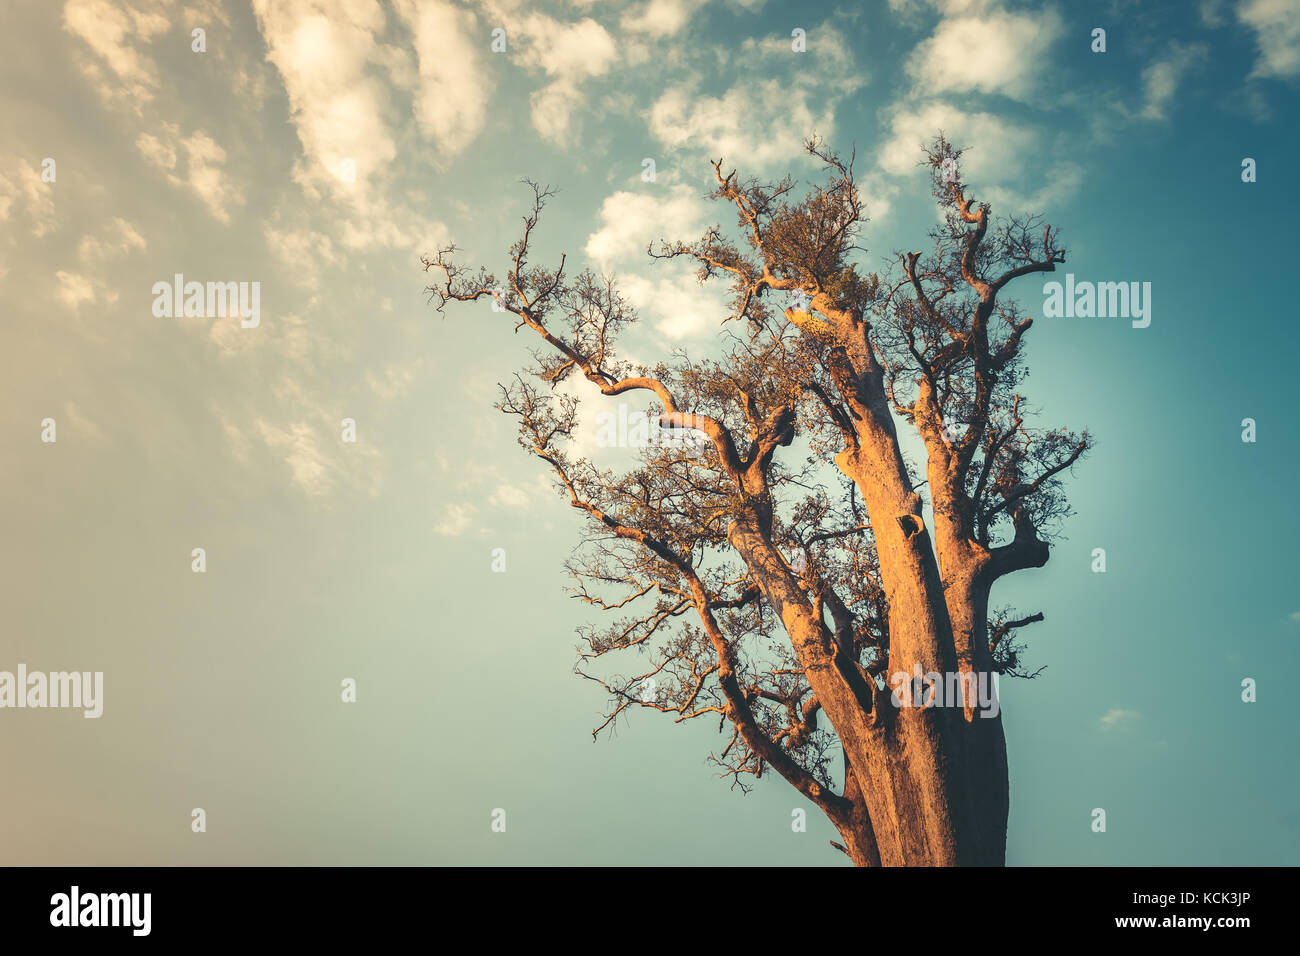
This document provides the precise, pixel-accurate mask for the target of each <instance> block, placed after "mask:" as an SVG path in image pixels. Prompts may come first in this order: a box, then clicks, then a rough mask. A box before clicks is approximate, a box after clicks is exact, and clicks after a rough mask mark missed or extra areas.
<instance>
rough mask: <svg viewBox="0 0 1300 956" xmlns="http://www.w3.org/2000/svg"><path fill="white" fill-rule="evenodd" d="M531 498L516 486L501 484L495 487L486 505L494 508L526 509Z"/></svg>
mask: <svg viewBox="0 0 1300 956" xmlns="http://www.w3.org/2000/svg"><path fill="white" fill-rule="evenodd" d="M531 500H532V499H531V497H530V496H529V494H528V492H527V491H525V490H524V489H523V488H520V487H519V486H518V485H511V484H506V483H502V484H500V485H497V487H496V490H495V491H493V492H492V497H490V498H489V499H488V504H490V505H492V506H493V507H495V508H527V507H528V504H529V502H530V501H531Z"/></svg>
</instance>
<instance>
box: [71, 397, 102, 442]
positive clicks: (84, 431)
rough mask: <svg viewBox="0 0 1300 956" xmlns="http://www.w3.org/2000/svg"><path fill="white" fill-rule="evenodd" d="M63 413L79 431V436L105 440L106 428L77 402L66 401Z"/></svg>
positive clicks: (92, 439)
mask: <svg viewBox="0 0 1300 956" xmlns="http://www.w3.org/2000/svg"><path fill="white" fill-rule="evenodd" d="M63 413H64V415H65V416H66V417H67V419H68V423H69V424H70V425H71V426H72V427H73V429H74V430H75V431H76V432H77V434H78V436H79V437H84V438H87V439H89V440H90V441H93V442H102V441H104V438H105V435H104V429H103V428H101V427H100V426H99V424H98V423H96V422H95V421H94V420H93V419H91V418H90V416H88V415H86V414H85V413H84V412H83V411H82V410H81V407H80V406H79V405H78V404H77V403H76V402H73V401H68V402H64V403H63Z"/></svg>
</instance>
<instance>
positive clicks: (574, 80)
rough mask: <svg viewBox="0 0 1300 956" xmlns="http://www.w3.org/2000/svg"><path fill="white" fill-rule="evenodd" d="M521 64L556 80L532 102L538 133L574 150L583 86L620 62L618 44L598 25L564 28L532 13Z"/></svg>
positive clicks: (566, 25) (583, 100) (588, 22)
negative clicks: (576, 115)
mask: <svg viewBox="0 0 1300 956" xmlns="http://www.w3.org/2000/svg"><path fill="white" fill-rule="evenodd" d="M522 37H523V41H522V44H521V51H520V56H519V59H520V61H521V62H522V63H524V64H525V65H527V66H528V67H529V68H536V69H541V70H542V71H543V72H544V73H545V74H546V76H547V77H548V78H549V79H550V80H551V82H550V83H548V84H547V85H546V86H544V87H542V88H541V89H540V90H535V91H533V93H532V95H531V96H530V97H529V103H530V105H531V106H532V119H533V127H534V128H535V129H536V130H537V132H538V134H539V135H541V136H542V138H543V139H548V140H550V141H551V142H554V143H557V144H560V145H565V144H568V145H572V143H571V142H570V139H571V137H570V132H569V128H570V125H571V122H572V119H573V114H574V113H575V112H576V111H578V110H580V109H581V108H582V107H583V106H584V105H585V104H586V94H585V93H584V92H583V89H582V85H583V83H584V82H586V81H588V80H590V79H593V78H594V77H598V76H603V75H604V74H605V73H607V72H608V71H609V68H610V67H611V66H612V65H613V64H614V61H615V59H616V57H617V52H618V51H617V47H616V46H615V44H614V38H613V37H611V36H610V35H609V33H608V32H607V31H606V30H605V28H604V27H602V26H601V25H600V24H599V23H597V22H596V21H595V20H592V19H590V18H588V19H585V20H579V21H578V22H577V23H561V22H560V21H558V20H555V19H552V18H551V17H547V16H544V15H542V14H538V13H533V14H531V15H530V16H528V17H527V18H526V19H525V20H524V21H523V23H522Z"/></svg>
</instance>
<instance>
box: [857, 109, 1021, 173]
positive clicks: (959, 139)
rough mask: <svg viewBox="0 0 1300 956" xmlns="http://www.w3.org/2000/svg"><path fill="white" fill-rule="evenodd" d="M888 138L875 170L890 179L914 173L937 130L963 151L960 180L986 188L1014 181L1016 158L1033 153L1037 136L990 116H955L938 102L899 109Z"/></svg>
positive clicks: (955, 112)
mask: <svg viewBox="0 0 1300 956" xmlns="http://www.w3.org/2000/svg"><path fill="white" fill-rule="evenodd" d="M889 128H890V134H889V139H888V140H886V142H885V144H884V146H883V147H881V149H880V153H879V161H880V166H881V168H882V169H884V170H885V172H888V173H891V174H893V175H895V176H906V175H910V174H912V173H915V172H918V171H919V168H918V165H917V164H918V163H919V162H920V161H921V159H922V158H923V154H922V152H921V147H922V145H924V144H926V143H929V142H930V140H932V139H933V138H934V136H935V134H936V133H937V132H938V131H939V130H943V131H944V133H945V134H946V135H947V136H948V139H949V141H950V142H953V143H955V144H956V145H958V146H965V147H969V149H970V152H968V153H967V154H966V155H965V156H963V157H962V178H963V179H969V180H970V181H972V182H974V181H981V180H982V181H986V182H992V181H997V180H1001V179H1006V178H1017V174H1018V172H1019V170H1020V169H1021V167H1022V165H1023V163H1022V157H1024V156H1026V155H1031V154H1033V153H1034V147H1035V146H1036V145H1037V140H1038V135H1037V134H1036V133H1035V132H1033V131H1032V130H1030V129H1028V128H1026V127H1022V126H1018V125H1016V124H1015V123H1013V122H1011V121H1010V120H1004V119H1002V118H1000V117H997V116H994V115H993V114H992V113H980V112H974V111H971V110H961V109H958V108H957V107H955V106H952V105H950V104H948V103H944V102H942V101H934V102H931V103H928V104H925V105H923V106H920V107H915V108H907V107H904V108H901V109H899V110H897V111H896V112H894V114H893V116H892V117H891V118H890V120H889Z"/></svg>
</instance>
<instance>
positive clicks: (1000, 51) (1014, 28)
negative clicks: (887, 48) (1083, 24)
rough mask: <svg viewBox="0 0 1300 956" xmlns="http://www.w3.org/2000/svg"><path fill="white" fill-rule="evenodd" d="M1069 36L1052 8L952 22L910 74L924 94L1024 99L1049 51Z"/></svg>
mask: <svg viewBox="0 0 1300 956" xmlns="http://www.w3.org/2000/svg"><path fill="white" fill-rule="evenodd" d="M1064 31H1065V23H1064V21H1063V20H1062V18H1061V15H1060V14H1059V13H1058V12H1057V11H1056V10H1054V9H1052V8H1048V9H1046V10H1041V11H1036V12H1034V13H1032V14H1030V13H1025V14H1018V13H1009V12H1007V11H1005V10H994V11H990V12H986V13H984V14H982V15H964V16H955V17H950V18H947V19H944V20H942V21H940V23H939V25H938V27H936V28H935V31H934V34H933V36H931V37H930V38H929V39H928V40H925V41H923V42H922V43H920V44H919V45H918V46H917V48H916V49H915V50H914V51H913V53H912V56H911V58H910V59H909V60H908V62H907V72H908V74H909V75H910V76H912V77H913V79H914V80H915V81H916V84H917V86H918V88H919V89H920V90H921V91H922V92H925V93H944V92H948V91H953V92H979V93H1003V94H1006V95H1007V96H1011V97H1014V98H1016V99H1024V98H1026V97H1027V96H1028V95H1029V94H1030V93H1031V92H1033V90H1034V85H1035V83H1036V82H1037V81H1038V80H1039V79H1041V78H1042V76H1043V74H1044V67H1045V66H1047V65H1049V63H1050V61H1049V52H1050V48H1051V46H1052V44H1053V43H1055V42H1056V41H1057V40H1058V39H1060V38H1061V36H1062V35H1063V34H1064Z"/></svg>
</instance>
